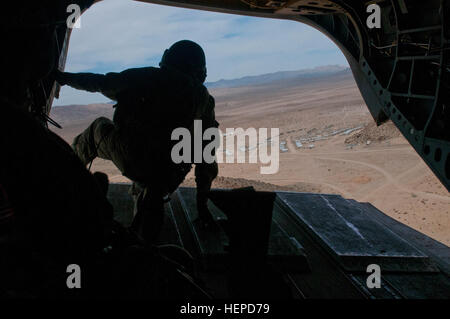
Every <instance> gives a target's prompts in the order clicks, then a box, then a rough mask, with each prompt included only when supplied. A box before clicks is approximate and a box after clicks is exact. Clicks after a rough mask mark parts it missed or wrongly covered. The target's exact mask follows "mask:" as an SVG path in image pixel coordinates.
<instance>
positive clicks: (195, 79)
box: [56, 40, 218, 241]
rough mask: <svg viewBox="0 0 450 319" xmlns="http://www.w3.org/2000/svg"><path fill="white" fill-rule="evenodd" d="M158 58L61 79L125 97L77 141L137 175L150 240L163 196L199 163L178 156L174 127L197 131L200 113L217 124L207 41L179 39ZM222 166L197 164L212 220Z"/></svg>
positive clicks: (140, 223)
mask: <svg viewBox="0 0 450 319" xmlns="http://www.w3.org/2000/svg"><path fill="white" fill-rule="evenodd" d="M159 65H160V68H154V67H144V68H134V69H128V70H125V71H123V72H120V73H107V74H106V75H102V74H93V73H67V72H66V73H62V72H58V73H57V74H56V80H57V81H58V82H59V83H60V84H61V85H65V84H67V85H69V86H71V87H73V88H76V89H81V90H86V91H90V92H100V93H102V94H103V95H105V96H106V97H108V98H110V99H112V100H114V101H117V102H118V103H117V104H116V105H115V106H114V107H115V112H114V117H113V121H111V120H109V119H107V118H104V117H100V118H98V119H96V120H95V121H94V122H93V123H92V124H91V125H90V126H89V127H88V128H87V129H86V130H85V131H84V132H83V133H82V134H80V135H78V136H77V137H76V138H75V139H74V142H73V145H72V147H73V148H74V150H75V152H76V153H77V154H78V156H79V157H80V159H81V160H82V162H83V163H84V164H86V165H87V164H88V163H89V162H91V161H92V160H93V159H94V158H96V157H100V158H103V159H108V160H111V161H113V162H114V164H115V165H116V166H117V167H118V169H119V170H120V171H121V172H122V174H123V175H124V176H126V177H128V178H130V179H131V180H132V181H133V182H134V183H133V186H134V189H138V190H139V191H138V194H139V195H138V198H137V199H136V207H137V214H136V216H135V219H134V221H133V225H132V226H133V227H134V228H135V229H136V230H139V232H140V233H141V234H142V235H143V237H144V238H146V239H147V240H149V241H154V240H155V239H156V238H157V236H158V234H159V230H160V228H161V225H162V223H163V218H164V200H165V199H166V198H167V197H168V195H169V194H171V193H172V192H174V191H175V190H176V188H177V187H178V186H179V185H180V183H181V182H182V181H183V180H184V178H185V176H186V174H187V173H188V172H189V171H190V169H191V168H192V165H191V164H190V163H181V164H175V163H174V162H173V160H172V159H171V149H172V147H173V145H174V144H175V143H178V141H172V140H171V134H172V131H173V130H174V129H175V128H178V127H184V128H188V129H190V131H191V132H192V131H193V123H194V120H195V119H200V120H202V126H203V130H205V129H207V128H210V127H218V123H217V122H216V120H215V115H214V99H213V97H212V96H211V95H209V93H208V91H207V89H206V87H205V86H204V85H203V83H204V81H205V79H206V61H205V54H204V52H203V50H202V48H201V47H200V46H199V45H198V44H196V43H194V42H192V41H188V40H183V41H179V42H177V43H175V44H173V45H172V46H171V47H170V48H169V49H167V50H166V51H165V52H164V55H163V57H162V59H161V62H160V64H159ZM191 145H192V143H191ZM192 149H193V147H192ZM192 153H193V152H191V154H192ZM217 173H218V168H217V163H216V162H213V163H211V164H208V163H205V162H203V163H199V164H196V167H195V176H196V183H197V207H198V211H199V216H200V217H201V218H202V219H203V220H206V221H207V220H208V219H210V218H211V216H210V214H209V211H208V208H207V196H206V195H207V193H208V191H209V190H210V188H211V183H212V181H213V179H214V178H215V177H216V176H217Z"/></svg>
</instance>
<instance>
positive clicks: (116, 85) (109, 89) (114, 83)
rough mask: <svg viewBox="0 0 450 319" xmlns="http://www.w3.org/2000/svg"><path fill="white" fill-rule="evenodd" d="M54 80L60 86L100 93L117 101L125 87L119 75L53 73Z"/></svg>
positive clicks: (111, 73)
mask: <svg viewBox="0 0 450 319" xmlns="http://www.w3.org/2000/svg"><path fill="white" fill-rule="evenodd" d="M54 77H55V80H56V81H57V82H58V83H59V84H60V85H69V86H71V87H73V88H75V89H78V90H84V91H89V92H100V93H102V94H103V95H105V96H106V97H108V98H110V99H112V100H117V94H118V93H119V92H120V91H122V90H123V89H124V87H125V85H127V81H126V80H125V79H124V77H123V76H122V74H121V73H115V72H110V73H107V74H96V73H70V72H61V71H55V73H54Z"/></svg>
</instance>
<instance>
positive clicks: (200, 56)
mask: <svg viewBox="0 0 450 319" xmlns="http://www.w3.org/2000/svg"><path fill="white" fill-rule="evenodd" d="M159 66H160V67H173V68H176V69H178V70H180V71H182V72H183V73H186V74H189V75H191V76H193V77H195V78H196V79H198V80H199V81H200V82H201V83H203V82H205V79H206V58H205V52H203V49H202V47H201V46H200V45H198V44H197V43H195V42H193V41H190V40H181V41H178V42H175V43H174V44H173V45H172V46H171V47H170V48H169V49H167V50H166V51H164V55H163V57H162V59H161V62H160V63H159Z"/></svg>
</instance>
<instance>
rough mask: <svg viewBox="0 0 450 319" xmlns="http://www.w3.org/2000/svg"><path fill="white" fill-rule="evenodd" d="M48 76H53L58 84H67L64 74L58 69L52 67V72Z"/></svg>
mask: <svg viewBox="0 0 450 319" xmlns="http://www.w3.org/2000/svg"><path fill="white" fill-rule="evenodd" d="M50 76H51V77H52V78H53V80H55V81H56V82H58V83H59V85H66V84H67V82H66V79H65V76H64V72H61V71H60V70H58V69H54V70H53V72H52V73H51V74H50Z"/></svg>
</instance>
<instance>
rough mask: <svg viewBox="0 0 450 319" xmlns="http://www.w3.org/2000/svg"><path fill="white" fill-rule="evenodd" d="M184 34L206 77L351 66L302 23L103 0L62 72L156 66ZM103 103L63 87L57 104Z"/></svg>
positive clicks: (75, 38)
mask: <svg viewBox="0 0 450 319" xmlns="http://www.w3.org/2000/svg"><path fill="white" fill-rule="evenodd" d="M182 39H189V40H193V41H196V42H197V43H199V44H200V45H201V46H202V47H203V49H204V50H205V53H206V59H207V67H208V78H207V81H209V82H213V81H217V80H220V79H233V78H239V77H243V76H247V75H258V74H264V73H271V72H277V71H284V70H286V71H287V70H299V69H305V68H312V67H316V66H321V65H330V64H340V65H347V61H346V60H345V58H344V56H343V54H342V53H341V52H340V50H339V49H338V48H337V47H336V45H335V44H334V43H333V42H332V41H331V40H330V39H328V38H327V37H325V36H324V35H323V34H321V33H320V32H319V31H317V30H315V29H313V28H311V27H309V26H307V25H305V24H301V23H298V22H294V21H285V20H277V19H263V18H252V17H244V16H238V15H231V14H223V13H212V12H206V11H198V10H189V9H181V8H174V7H168V6H161V5H153V4H148V3H141V2H136V1H131V0H104V1H101V2H99V3H96V4H94V5H93V6H92V7H91V8H90V9H88V10H87V11H86V12H85V13H84V14H83V15H82V16H81V28H80V29H74V30H73V32H72V35H71V40H70V46H69V54H68V58H67V63H66V69H65V70H66V71H68V72H95V73H106V72H109V71H122V70H124V69H127V68H130V67H140V66H158V63H159V61H160V59H161V56H162V53H163V52H164V50H165V49H166V48H168V47H170V45H171V44H172V43H174V42H176V41H178V40H182ZM106 101H108V99H107V98H105V97H103V96H102V95H101V94H98V93H89V92H84V91H77V90H74V89H72V88H69V87H67V86H64V87H63V88H62V89H61V92H60V98H59V99H57V100H55V101H54V105H68V104H89V103H100V102H106Z"/></svg>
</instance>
